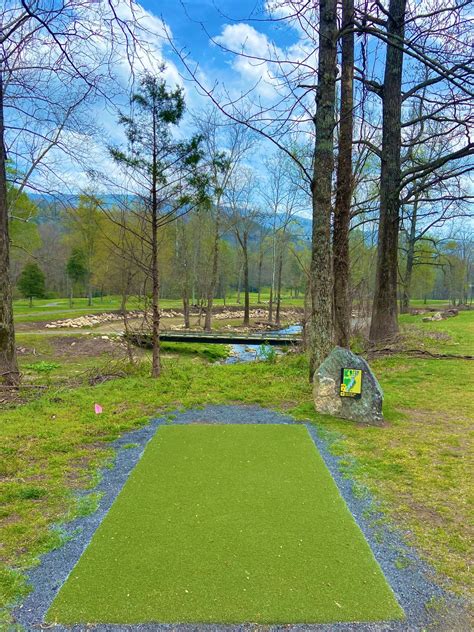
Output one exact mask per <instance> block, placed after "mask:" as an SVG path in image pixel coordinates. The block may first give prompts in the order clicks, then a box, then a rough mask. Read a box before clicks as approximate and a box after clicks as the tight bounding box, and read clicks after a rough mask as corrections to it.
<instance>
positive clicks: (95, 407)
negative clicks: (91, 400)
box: [94, 404, 102, 415]
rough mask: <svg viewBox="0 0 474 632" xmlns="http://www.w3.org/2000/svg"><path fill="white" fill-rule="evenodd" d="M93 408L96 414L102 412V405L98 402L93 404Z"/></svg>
mask: <svg viewBox="0 0 474 632" xmlns="http://www.w3.org/2000/svg"><path fill="white" fill-rule="evenodd" d="M94 410H95V414H96V415H100V413H101V412H102V406H100V404H94Z"/></svg>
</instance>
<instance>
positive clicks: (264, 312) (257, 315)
mask: <svg viewBox="0 0 474 632" xmlns="http://www.w3.org/2000/svg"><path fill="white" fill-rule="evenodd" d="M280 316H281V318H282V319H284V320H294V322H299V321H300V320H301V314H300V313H298V312H296V311H294V310H283V311H281V313H280ZM243 317H244V310H230V309H229V310H225V311H223V312H219V313H217V314H215V315H214V316H213V318H214V320H228V319H229V318H236V319H237V318H243ZM250 318H251V319H252V320H260V321H264V322H265V323H266V322H268V309H261V308H257V309H251V310H250Z"/></svg>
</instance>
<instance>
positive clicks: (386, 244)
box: [370, 0, 406, 343]
mask: <svg viewBox="0 0 474 632" xmlns="http://www.w3.org/2000/svg"><path fill="white" fill-rule="evenodd" d="M405 12H406V0H390V4H389V16H388V18H387V37H388V41H389V44H388V46H387V54H386V60H385V72H384V82H383V91H382V97H383V105H382V158H381V162H382V164H381V169H380V220H379V232H378V247H377V268H376V278H375V293H374V302H373V307H372V322H371V326H370V340H371V342H373V343H378V342H382V341H383V340H386V339H388V338H391V337H392V336H394V335H395V334H397V333H398V319H397V280H398V279H397V277H398V230H399V221H400V181H401V167H400V149H401V111H402V70H403V50H402V49H401V45H402V44H403V40H404V35H405Z"/></svg>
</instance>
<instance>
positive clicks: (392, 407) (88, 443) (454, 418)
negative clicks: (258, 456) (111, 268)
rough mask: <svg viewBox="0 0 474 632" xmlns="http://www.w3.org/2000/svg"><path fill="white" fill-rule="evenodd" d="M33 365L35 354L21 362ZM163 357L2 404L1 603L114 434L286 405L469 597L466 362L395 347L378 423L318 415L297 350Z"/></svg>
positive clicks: (381, 371) (455, 330) (87, 482)
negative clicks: (207, 414)
mask: <svg viewBox="0 0 474 632" xmlns="http://www.w3.org/2000/svg"><path fill="white" fill-rule="evenodd" d="M461 317H462V320H461ZM458 319H460V320H458ZM473 322H474V312H467V313H464V314H460V316H458V317H456V318H453V319H449V320H447V321H443V322H442V323H440V324H438V323H423V324H417V325H416V326H417V327H418V326H419V327H423V331H424V332H425V334H426V333H428V334H429V335H430V336H431V334H430V332H436V331H437V328H438V327H441V326H442V327H443V328H445V329H444V333H446V334H447V336H449V338H448V339H447V341H446V342H447V343H449V342H450V341H451V343H452V344H454V343H456V342H460V343H461V342H462V341H463V340H464V334H463V332H464V329H466V331H469V330H470V328H471V327H472V324H473ZM467 335H469V334H466V336H467ZM458 336H459V338H457V337H458ZM45 344H47V343H45ZM463 344H465V343H463ZM454 346H459V347H460V348H462V346H461V344H460V345H454ZM471 351H472V350H471ZM43 352H44V353H43V355H42V357H41V358H40V359H42V360H45V361H52V362H58V363H61V362H62V360H61V359H58V358H57V357H55V356H54V355H51V354H49V355H48V353H47V349H46V348H44V349H43ZM441 352H442V351H441ZM36 359H38V358H37V357H36ZM31 361H33V362H34V361H35V358H33V360H32V358H31V357H27V358H25V362H28V363H31ZM87 362H89V360H87ZM163 364H164V371H163V376H162V377H161V378H160V379H159V380H158V381H154V380H152V379H150V378H149V377H148V372H149V365H148V363H147V362H146V361H145V360H144V361H143V362H142V363H140V365H139V366H138V367H135V368H133V370H131V371H130V372H129V374H128V375H127V377H124V378H122V379H117V380H112V381H108V382H105V383H102V384H99V385H97V386H89V385H87V382H86V383H84V381H82V382H81V381H79V382H78V384H79V385H78V386H76V387H74V388H71V387H70V385H61V384H59V386H58V385H57V384H56V383H55V381H54V380H51V383H50V384H49V385H48V388H47V389H45V392H44V394H43V395H42V396H41V397H39V398H37V399H34V400H33V401H30V402H29V403H26V404H24V405H22V406H18V407H16V408H10V409H9V408H6V409H4V410H3V411H1V412H0V433H1V440H0V444H1V446H2V447H1V454H0V462H1V466H2V472H1V474H2V488H3V492H2V493H3V501H4V502H3V507H2V510H1V514H0V521H1V536H0V539H1V541H2V542H3V548H2V553H1V555H2V562H3V566H2V567H1V571H0V587H1V592H2V597H1V599H2V602H3V604H7V603H11V602H12V600H14V599H17V598H18V597H19V596H20V595H21V594H22V593H24V591H25V590H26V587H25V583H24V576H23V574H22V573H23V570H24V569H26V568H28V567H29V566H30V565H32V564H34V563H36V562H37V559H38V555H39V554H40V553H41V552H43V551H46V550H48V549H50V548H51V547H53V546H57V545H59V544H60V542H61V538H62V535H61V531H60V529H59V530H58V529H54V530H51V526H52V525H53V524H58V523H61V521H64V520H67V519H70V518H72V517H73V516H74V515H76V514H77V513H78V512H80V511H83V510H84V508H83V507H81V506H80V504H81V503H80V502H79V501H78V500H77V496H76V494H75V492H76V491H77V490H79V489H84V488H88V489H90V490H91V493H93V488H94V485H95V484H96V482H97V471H98V468H99V466H101V465H104V463H106V462H110V463H111V464H112V461H111V459H112V456H113V455H112V452H111V450H110V448H109V447H108V446H109V442H110V441H111V440H112V439H114V438H116V437H117V436H119V435H120V434H122V433H124V432H126V431H127V430H130V429H132V428H136V427H138V426H141V425H143V424H145V423H147V420H148V419H149V417H150V416H151V415H154V414H156V413H157V412H159V411H166V410H167V411H171V410H175V409H179V408H183V407H200V406H204V405H206V404H210V403H216V404H218V403H232V402H237V403H249V404H260V405H262V406H267V407H270V408H274V409H279V410H284V411H285V412H289V413H290V414H293V415H295V416H296V417H297V418H300V419H309V420H311V421H312V422H313V423H315V424H316V425H317V426H318V428H319V429H320V430H321V432H323V433H325V435H326V437H327V438H328V440H330V441H331V443H332V446H333V447H332V449H333V450H334V451H336V452H337V453H338V454H341V455H344V461H343V466H344V467H345V468H346V470H347V472H348V475H350V476H352V477H353V478H355V480H357V481H359V482H360V484H361V489H363V486H367V487H369V488H370V489H371V490H372V491H373V493H374V494H375V496H376V497H377V498H379V499H380V500H381V501H382V502H383V504H384V508H385V511H386V515H387V516H390V517H393V518H394V519H395V521H396V523H397V524H398V525H400V526H402V527H403V528H404V529H405V530H406V532H407V537H408V539H409V540H410V541H411V542H412V543H413V544H415V546H416V547H417V548H418V550H419V551H420V553H421V554H422V555H423V556H424V557H425V558H426V559H427V560H428V561H429V562H430V563H431V564H432V565H433V566H434V567H435V568H436V570H437V571H439V573H440V575H439V578H438V579H439V581H442V582H444V583H445V584H446V585H449V586H450V587H451V588H453V589H454V590H456V591H457V592H458V593H460V594H463V595H468V594H469V592H470V591H471V590H472V578H471V577H470V575H469V562H468V555H467V547H468V546H469V544H468V543H469V541H472V538H473V534H472V525H473V524H474V520H473V515H472V507H473V506H474V504H473V502H472V485H471V483H470V481H471V474H470V459H471V458H472V454H473V450H472V419H471V418H472V407H473V401H472V400H473V398H472V392H471V391H469V390H468V386H469V385H470V384H472V383H473V378H474V366H473V364H472V363H471V362H470V361H466V360H433V359H426V360H425V359H418V358H409V357H406V356H403V355H399V356H392V357H389V358H381V359H378V360H377V361H375V362H373V368H374V370H375V372H376V374H377V376H378V377H379V379H380V382H381V384H382V387H383V389H384V392H385V404H384V413H385V417H386V419H387V426H386V427H383V428H365V427H360V426H356V425H353V424H351V423H348V422H344V421H341V420H337V419H333V418H330V417H322V416H317V415H316V414H315V412H314V410H313V406H312V400H311V389H310V386H309V384H308V382H307V362H306V359H305V358H304V357H303V356H298V355H294V354H289V355H288V356H284V357H281V358H278V360H277V362H276V363H275V364H269V363H265V362H261V363H250V364H241V365H238V364H237V365H229V366H219V365H215V364H209V363H208V362H207V361H205V360H203V359H202V358H200V357H199V356H196V357H192V356H189V355H181V356H179V357H178V356H177V355H176V356H175V357H168V358H165V359H164V363H163ZM79 370H80V369H79V368H76V369H74V371H79ZM95 402H98V403H100V404H101V405H102V407H103V411H104V412H103V414H102V415H95V414H94V403H95ZM471 471H472V470H471ZM92 500H94V499H92ZM81 502H82V503H83V502H84V501H81ZM94 502H95V500H94ZM94 502H91V505H92V506H93V505H94ZM6 616H8V615H6Z"/></svg>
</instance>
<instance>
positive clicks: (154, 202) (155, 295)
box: [151, 104, 161, 377]
mask: <svg viewBox="0 0 474 632" xmlns="http://www.w3.org/2000/svg"><path fill="white" fill-rule="evenodd" d="M154 106H155V104H154ZM156 127H157V121H156V111H155V107H154V108H153V163H152V170H153V171H152V191H151V196H152V199H151V277H152V304H151V310H152V334H151V339H152V360H151V376H152V377H159V375H160V373H161V366H160V305H159V301H160V278H159V270H158V198H157V181H158V174H157V165H158V139H157V130H156Z"/></svg>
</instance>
